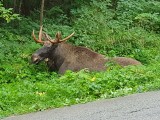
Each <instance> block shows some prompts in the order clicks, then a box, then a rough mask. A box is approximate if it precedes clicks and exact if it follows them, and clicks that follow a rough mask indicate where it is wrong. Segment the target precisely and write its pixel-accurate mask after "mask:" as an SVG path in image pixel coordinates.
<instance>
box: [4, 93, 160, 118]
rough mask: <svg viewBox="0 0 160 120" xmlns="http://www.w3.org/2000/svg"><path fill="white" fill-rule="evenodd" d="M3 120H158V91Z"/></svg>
mask: <svg viewBox="0 0 160 120" xmlns="http://www.w3.org/2000/svg"><path fill="white" fill-rule="evenodd" d="M3 120H160V91H155V92H148V93H141V94H134V95H130V96H126V97H120V98H115V99H108V100H98V101H95V102H90V103H87V104H78V105H73V106H70V107H64V108H57V109H53V110H47V111H43V112H37V113H31V114H26V115H20V116H11V117H8V118H5V119H3Z"/></svg>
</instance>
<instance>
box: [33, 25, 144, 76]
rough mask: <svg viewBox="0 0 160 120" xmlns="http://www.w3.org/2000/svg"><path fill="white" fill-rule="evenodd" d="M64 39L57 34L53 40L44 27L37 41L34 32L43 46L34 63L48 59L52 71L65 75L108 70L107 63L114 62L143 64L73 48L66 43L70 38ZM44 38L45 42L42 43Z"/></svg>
mask: <svg viewBox="0 0 160 120" xmlns="http://www.w3.org/2000/svg"><path fill="white" fill-rule="evenodd" d="M73 34H74V33H72V34H71V35H69V36H68V37H66V38H64V39H62V38H61V33H60V32H57V33H56V36H55V39H54V40H53V39H52V38H51V37H50V36H49V35H48V34H46V33H42V26H41V27H40V31H39V38H38V39H36V37H35V35H34V31H33V32H32V37H33V39H34V40H35V41H36V42H37V43H41V44H43V47H42V48H40V49H38V50H37V51H36V52H35V53H33V54H32V57H31V60H32V63H34V64H38V63H39V62H40V61H43V60H44V59H47V61H46V62H47V65H48V67H49V69H50V70H52V71H58V73H60V74H64V73H65V71H66V70H72V71H79V70H81V69H85V68H87V69H88V70H90V71H103V70H106V69H107V67H106V63H107V62H114V63H116V64H118V65H120V66H128V65H141V63H140V62H139V61H137V60H135V59H132V58H126V57H114V58H106V57H105V56H104V55H101V54H98V53H96V52H94V51H92V50H90V49H88V48H86V47H80V46H73V45H71V44H68V43H66V42H65V41H66V40H68V39H69V38H70V37H72V36H73ZM42 38H44V41H42Z"/></svg>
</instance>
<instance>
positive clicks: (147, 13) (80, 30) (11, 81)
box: [0, 0, 160, 118]
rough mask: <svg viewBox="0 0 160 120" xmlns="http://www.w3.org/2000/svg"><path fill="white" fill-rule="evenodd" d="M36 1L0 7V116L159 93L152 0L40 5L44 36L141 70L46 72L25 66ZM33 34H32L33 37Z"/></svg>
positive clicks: (157, 17) (11, 1)
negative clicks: (131, 62) (128, 61)
mask: <svg viewBox="0 0 160 120" xmlns="http://www.w3.org/2000/svg"><path fill="white" fill-rule="evenodd" d="M40 7H41V1H40V0H1V2H0V118H3V117H6V116H9V115H15V114H24V113H28V112H33V111H41V110H45V109H48V108H56V107H61V106H66V105H72V104H78V103H85V102H89V101H93V100H98V99H107V98H113V97H118V96H124V95H128V94H133V93H139V92H146V91H151V90H158V89H160V75H159V74H160V52H159V51H160V2H159V0H47V1H45V5H44V8H45V9H44V18H43V25H44V31H45V32H47V33H48V34H49V35H50V36H52V37H54V35H55V33H56V32H57V31H61V32H62V34H63V36H67V35H69V34H70V33H72V32H73V31H75V33H76V34H75V35H74V37H72V38H71V39H70V40H69V41H68V42H70V43H71V44H73V45H76V46H85V47H87V48H91V49H92V50H94V51H96V52H98V53H101V54H104V55H105V56H107V57H108V56H109V57H114V56H126V57H132V58H134V59H137V60H139V61H141V62H142V64H143V66H137V67H135V66H129V67H125V68H120V67H119V66H113V65H110V67H109V69H108V70H106V71H104V72H89V71H86V70H81V71H79V72H77V73H75V72H72V71H67V72H66V73H65V74H64V75H58V74H57V73H56V72H49V71H48V69H47V67H46V65H45V63H44V62H42V63H41V64H40V65H38V66H36V65H32V64H30V57H31V54H32V53H33V52H34V51H35V50H37V49H38V48H40V47H41V46H40V45H39V44H36V43H35V42H34V41H33V39H32V38H31V32H32V30H33V29H35V30H36V31H38V30H39V24H40V23H39V21H40ZM37 33H38V32H37Z"/></svg>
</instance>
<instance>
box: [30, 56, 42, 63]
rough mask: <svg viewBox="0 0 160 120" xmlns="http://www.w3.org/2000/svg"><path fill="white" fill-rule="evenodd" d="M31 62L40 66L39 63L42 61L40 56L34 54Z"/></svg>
mask: <svg viewBox="0 0 160 120" xmlns="http://www.w3.org/2000/svg"><path fill="white" fill-rule="evenodd" d="M31 61H32V63H34V64H38V63H39V61H40V57H39V55H37V54H33V55H32V57H31Z"/></svg>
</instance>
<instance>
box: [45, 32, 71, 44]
mask: <svg viewBox="0 0 160 120" xmlns="http://www.w3.org/2000/svg"><path fill="white" fill-rule="evenodd" d="M73 35H74V32H73V33H72V34H70V35H69V36H68V37H66V38H64V39H62V40H61V33H60V32H57V33H56V39H54V40H51V39H48V40H49V41H50V42H51V43H52V44H55V43H61V42H64V41H66V40H68V39H69V38H70V37H72V36H73Z"/></svg>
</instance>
